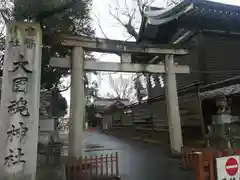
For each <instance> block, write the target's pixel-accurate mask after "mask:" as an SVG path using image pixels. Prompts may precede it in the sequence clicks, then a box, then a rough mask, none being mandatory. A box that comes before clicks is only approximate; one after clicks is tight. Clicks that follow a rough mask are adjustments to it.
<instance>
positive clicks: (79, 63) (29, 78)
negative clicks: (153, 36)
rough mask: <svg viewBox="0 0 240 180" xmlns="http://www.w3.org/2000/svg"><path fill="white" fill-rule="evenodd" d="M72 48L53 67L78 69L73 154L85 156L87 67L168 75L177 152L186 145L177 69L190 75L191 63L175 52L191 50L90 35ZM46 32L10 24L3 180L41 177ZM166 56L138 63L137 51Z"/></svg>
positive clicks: (0, 154) (0, 155)
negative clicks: (90, 55)
mask: <svg viewBox="0 0 240 180" xmlns="http://www.w3.org/2000/svg"><path fill="white" fill-rule="evenodd" d="M63 45H64V46H69V47H71V48H72V57H71V59H67V58H52V60H51V65H52V66H55V67H59V68H61V67H62V68H71V69H72V76H71V77H72V87H71V105H70V106H71V107H70V118H71V121H72V123H71V127H70V136H69V143H70V145H69V155H70V156H74V157H80V156H81V155H82V150H83V145H82V140H83V121H84V113H85V95H84V82H83V72H84V70H91V71H118V72H149V73H166V81H165V82H166V86H165V87H166V95H167V98H166V99H167V110H168V112H167V114H168V123H169V131H170V139H171V148H172V150H173V152H180V151H181V147H182V132H181V122H180V116H179V107H178V95H177V87H176V73H189V67H188V66H176V65H175V64H174V55H186V54H188V51H187V50H184V49H173V48H171V47H170V46H168V45H167V46H166V45H154V46H152V45H151V46H150V45H146V44H141V45H136V44H135V43H130V42H122V41H113V40H106V39H96V38H86V37H63ZM41 47H42V32H41V28H40V25H39V24H36V23H26V22H14V21H10V22H9V23H8V24H7V36H6V47H5V56H4V69H3V81H2V82H3V83H2V94H1V118H0V138H1V139H0V179H4V178H7V179H10V178H15V179H16V178H17V177H19V178H22V179H28V180H35V178H36V165H37V142H38V124H39V101H40V76H41V59H42V58H41V56H42V51H41ZM84 50H87V51H98V52H109V53H117V54H120V55H121V57H122V61H121V63H110V62H95V61H94V62H93V61H84ZM136 53H137V54H143V55H144V54H153V55H160V54H162V55H165V65H153V64H148V65H146V64H145V65H143V64H132V63H131V54H136Z"/></svg>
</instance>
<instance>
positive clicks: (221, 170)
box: [216, 156, 240, 180]
mask: <svg viewBox="0 0 240 180" xmlns="http://www.w3.org/2000/svg"><path fill="white" fill-rule="evenodd" d="M216 163H217V177H218V180H223V179H226V180H228V179H229V180H230V179H240V173H239V172H240V171H239V168H240V167H239V163H240V156H229V157H222V158H217V159H216Z"/></svg>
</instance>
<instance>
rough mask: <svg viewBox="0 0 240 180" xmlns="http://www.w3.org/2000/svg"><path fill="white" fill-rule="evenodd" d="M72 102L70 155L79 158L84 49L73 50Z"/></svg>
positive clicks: (83, 107)
mask: <svg viewBox="0 0 240 180" xmlns="http://www.w3.org/2000/svg"><path fill="white" fill-rule="evenodd" d="M71 62H72V64H71V71H72V72H71V73H72V76H71V101H70V120H71V123H70V124H71V127H70V129H69V146H68V148H69V149H68V155H69V156H71V157H77V158H79V157H80V156H82V151H83V136H84V134H83V123H84V118H85V99H86V98H85V94H84V89H85V88H84V80H83V77H84V76H83V73H84V67H83V64H84V52H83V48H82V47H74V48H73V50H72V61H71Z"/></svg>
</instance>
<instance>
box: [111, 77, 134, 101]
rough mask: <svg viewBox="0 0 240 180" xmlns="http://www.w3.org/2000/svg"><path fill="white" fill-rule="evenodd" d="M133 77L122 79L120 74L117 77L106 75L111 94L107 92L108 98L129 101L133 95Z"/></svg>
mask: <svg viewBox="0 0 240 180" xmlns="http://www.w3.org/2000/svg"><path fill="white" fill-rule="evenodd" d="M133 76H134V75H129V76H126V77H124V76H123V75H122V74H120V75H119V76H112V75H111V74H110V75H108V84H109V86H110V87H111V90H112V91H113V93H110V92H108V93H107V96H108V97H109V98H121V99H129V100H131V99H132V98H133V95H134V93H133V92H134V87H133V86H132V81H133Z"/></svg>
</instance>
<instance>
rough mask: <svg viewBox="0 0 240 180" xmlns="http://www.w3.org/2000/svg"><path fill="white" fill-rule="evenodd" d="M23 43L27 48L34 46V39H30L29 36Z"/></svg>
mask: <svg viewBox="0 0 240 180" xmlns="http://www.w3.org/2000/svg"><path fill="white" fill-rule="evenodd" d="M25 45H26V47H27V48H28V49H32V48H35V47H36V44H35V41H34V40H33V39H30V38H26V40H25Z"/></svg>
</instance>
